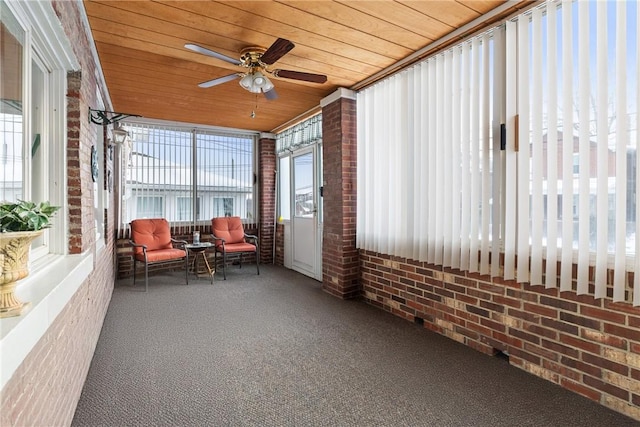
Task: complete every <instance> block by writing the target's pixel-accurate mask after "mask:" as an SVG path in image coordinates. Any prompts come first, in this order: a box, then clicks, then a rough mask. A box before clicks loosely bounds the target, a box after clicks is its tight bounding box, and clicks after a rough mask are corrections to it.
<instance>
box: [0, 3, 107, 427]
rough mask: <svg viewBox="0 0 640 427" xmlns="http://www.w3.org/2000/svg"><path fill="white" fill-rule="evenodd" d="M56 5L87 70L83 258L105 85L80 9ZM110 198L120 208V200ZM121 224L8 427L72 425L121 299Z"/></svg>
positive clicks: (27, 377)
mask: <svg viewBox="0 0 640 427" xmlns="http://www.w3.org/2000/svg"><path fill="white" fill-rule="evenodd" d="M53 5H54V9H55V11H56V13H57V15H58V16H59V17H60V20H61V23H62V26H63V28H64V30H65V32H66V33H67V35H68V36H69V39H70V41H71V45H72V46H73V48H74V51H75V53H76V56H77V58H78V60H79V62H80V64H81V69H80V70H78V71H76V72H71V73H69V74H68V98H67V99H68V107H67V108H68V123H67V127H68V135H67V169H68V179H67V185H68V207H69V208H68V211H67V212H65V213H64V214H63V215H64V216H65V219H67V220H68V221H69V240H68V248H69V252H70V253H72V254H79V253H84V252H87V251H95V236H96V231H95V225H94V208H93V206H94V203H93V200H94V194H93V181H92V179H91V171H90V157H91V146H92V145H93V144H95V143H96V141H97V135H98V132H101V131H102V128H100V127H99V126H97V125H91V124H89V122H88V117H87V114H88V108H89V106H95V96H96V85H97V82H96V74H95V71H94V70H95V63H94V62H93V58H92V56H91V53H90V49H89V41H88V39H87V38H86V34H85V31H84V26H83V21H82V19H81V15H80V11H79V10H78V3H77V2H68V1H56V2H54V3H53ZM109 197H110V198H111V200H110V203H109V206H114V198H113V194H111V193H109ZM113 217H114V216H113V214H109V212H106V213H105V218H107V222H106V224H105V228H106V230H107V234H106V236H107V241H106V247H105V248H104V249H102V251H101V252H100V254H99V256H96V257H95V258H94V259H95V265H94V270H93V272H92V273H91V274H90V276H89V278H88V279H87V280H86V281H85V282H84V283H82V284H81V285H80V288H79V290H78V292H77V293H76V294H75V295H74V296H73V297H72V299H71V300H70V302H69V303H68V304H67V306H66V307H65V308H64V309H63V311H62V312H61V313H60V314H59V315H58V317H57V318H56V319H55V320H54V322H53V324H52V326H51V327H50V328H49V330H48V331H47V332H46V333H45V335H44V336H43V337H42V338H41V339H40V341H39V342H38V343H37V344H36V345H35V347H34V349H33V350H32V351H31V352H30V353H29V354H28V355H27V357H26V359H25V360H24V362H23V363H22V364H21V365H20V366H19V367H18V369H17V370H16V372H15V373H14V375H13V376H12V377H11V379H10V380H9V382H8V383H7V384H6V386H5V387H4V388H3V389H2V397H1V401H0V405H1V406H0V424H1V425H2V426H26V425H29V426H45V425H47V426H49V425H56V426H62V425H70V424H71V420H72V418H73V414H74V411H75V407H76V404H77V402H78V399H79V398H80V393H81V390H82V387H83V385H84V381H85V378H86V375H87V372H88V370H89V365H90V363H91V359H92V357H93V352H94V349H95V345H96V343H97V340H98V337H99V334H100V330H101V327H102V323H103V320H104V316H105V313H106V310H107V307H108V304H109V301H110V299H111V294H112V291H113V282H114V268H113V266H114V256H113V253H114V252H113V251H114V238H113V236H114V234H113V230H114V223H113Z"/></svg>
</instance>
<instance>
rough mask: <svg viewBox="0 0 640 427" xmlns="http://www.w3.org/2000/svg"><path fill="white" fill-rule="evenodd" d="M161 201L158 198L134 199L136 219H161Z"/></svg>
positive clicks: (144, 197) (142, 197) (141, 197)
mask: <svg viewBox="0 0 640 427" xmlns="http://www.w3.org/2000/svg"><path fill="white" fill-rule="evenodd" d="M162 202H163V199H162V197H160V196H140V197H137V198H136V203H137V215H136V218H163V217H164V213H163V212H164V209H163V207H162Z"/></svg>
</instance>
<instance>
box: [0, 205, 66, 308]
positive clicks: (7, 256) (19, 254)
mask: <svg viewBox="0 0 640 427" xmlns="http://www.w3.org/2000/svg"><path fill="white" fill-rule="evenodd" d="M58 209H60V207H59V206H52V205H50V204H49V203H48V202H42V203H35V202H28V201H24V200H19V201H17V202H1V203H0V317H11V316H19V315H20V314H22V311H23V310H24V308H26V307H27V306H28V305H29V303H23V302H21V301H20V300H19V299H18V298H17V297H16V295H15V288H16V282H17V281H18V280H20V279H23V278H25V277H27V276H28V275H29V268H28V264H29V249H30V247H31V242H32V241H33V240H34V239H35V238H37V237H39V236H40V235H41V234H42V233H43V231H44V229H45V228H48V227H50V226H51V218H52V216H53V215H54V214H55V213H56V212H57V211H58Z"/></svg>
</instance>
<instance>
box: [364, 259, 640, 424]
mask: <svg viewBox="0 0 640 427" xmlns="http://www.w3.org/2000/svg"><path fill="white" fill-rule="evenodd" d="M360 269H361V272H360V280H361V283H362V287H363V288H362V289H363V296H364V298H365V300H366V301H367V302H368V303H370V304H372V305H375V306H376V307H379V308H381V309H383V310H385V311H388V312H390V313H393V314H394V315H396V316H399V317H402V318H405V319H407V320H409V321H412V322H417V323H423V322H424V327H425V328H427V329H430V330H432V331H435V332H437V333H440V334H442V335H445V336H447V337H449V338H451V339H453V340H456V341H458V342H460V343H463V344H465V345H468V346H469V347H472V348H474V349H476V350H478V351H481V352H483V353H486V354H489V355H494V354H497V353H499V352H502V353H506V354H508V356H509V362H510V363H511V364H512V365H514V366H517V367H519V368H521V369H524V370H526V371H528V372H530V373H532V374H534V375H536V376H539V377H542V378H545V379H547V380H549V381H552V382H554V383H556V384H558V385H560V386H562V387H565V388H567V389H569V390H572V391H574V392H576V393H578V394H581V395H583V396H585V397H587V398H589V399H591V400H595V401H597V402H600V403H601V404H603V405H604V406H607V407H609V408H612V409H614V410H616V411H618V412H622V413H624V414H626V415H628V416H630V417H633V418H635V419H638V420H640V309H638V308H633V307H631V306H630V305H629V304H622V303H613V302H611V300H610V299H597V300H596V299H594V298H593V297H591V296H586V295H576V294H575V292H562V293H561V292H559V290H558V289H545V288H544V287H543V286H531V285H529V284H528V283H516V282H515V281H505V280H503V279H502V278H500V277H494V278H491V277H489V276H483V275H479V274H472V273H467V272H464V271H459V270H451V269H446V268H443V267H442V266H437V265H431V264H426V263H421V262H416V261H412V260H407V259H404V258H398V257H391V256H388V255H381V254H376V253H372V252H367V251H362V252H361V256H360ZM574 280H575V278H574Z"/></svg>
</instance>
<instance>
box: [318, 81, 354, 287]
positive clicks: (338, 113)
mask: <svg viewBox="0 0 640 427" xmlns="http://www.w3.org/2000/svg"><path fill="white" fill-rule="evenodd" d="M320 105H321V106H322V162H323V171H324V175H323V181H324V182H323V186H324V189H323V208H324V230H323V242H322V287H323V288H324V290H325V291H327V292H328V293H330V294H332V295H335V296H337V297H339V298H343V299H348V298H353V297H357V296H359V295H360V292H361V290H360V284H359V283H358V269H359V267H358V265H359V264H358V250H357V249H356V160H357V159H356V154H357V152H356V101H355V93H354V92H353V91H350V90H346V89H339V90H338V91H336V92H334V93H333V94H331V95H329V96H328V97H326V98H324V99H323V100H322V102H321V104H320Z"/></svg>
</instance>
